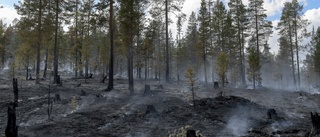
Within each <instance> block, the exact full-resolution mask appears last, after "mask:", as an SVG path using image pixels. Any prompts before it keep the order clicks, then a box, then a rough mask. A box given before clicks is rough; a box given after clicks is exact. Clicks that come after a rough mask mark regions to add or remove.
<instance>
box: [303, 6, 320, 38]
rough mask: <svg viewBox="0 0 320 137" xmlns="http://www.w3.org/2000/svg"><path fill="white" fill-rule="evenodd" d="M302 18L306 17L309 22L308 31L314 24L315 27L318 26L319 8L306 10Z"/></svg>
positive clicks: (319, 22)
mask: <svg viewBox="0 0 320 137" xmlns="http://www.w3.org/2000/svg"><path fill="white" fill-rule="evenodd" d="M303 18H304V19H308V20H309V22H310V25H309V26H308V27H307V30H308V31H309V32H310V31H311V30H312V27H313V26H314V28H315V29H317V28H318V27H319V26H320V20H319V18H320V8H318V9H310V10H307V11H306V12H305V13H304V16H303Z"/></svg>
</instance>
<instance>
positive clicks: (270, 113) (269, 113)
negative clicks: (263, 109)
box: [267, 108, 278, 120]
mask: <svg viewBox="0 0 320 137" xmlns="http://www.w3.org/2000/svg"><path fill="white" fill-rule="evenodd" d="M267 117H268V119H273V120H277V119H278V115H277V112H276V110H275V109H273V108H272V109H268V111H267Z"/></svg>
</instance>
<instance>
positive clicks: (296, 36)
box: [294, 16, 300, 90]
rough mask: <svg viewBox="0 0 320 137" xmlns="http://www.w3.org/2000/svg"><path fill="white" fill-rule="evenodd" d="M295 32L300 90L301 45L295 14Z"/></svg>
mask: <svg viewBox="0 0 320 137" xmlns="http://www.w3.org/2000/svg"><path fill="white" fill-rule="evenodd" d="M294 31H295V32H294V33H295V38H296V41H295V42H296V43H295V44H296V56H297V71H298V90H300V64H299V46H298V30H297V16H295V25H294Z"/></svg>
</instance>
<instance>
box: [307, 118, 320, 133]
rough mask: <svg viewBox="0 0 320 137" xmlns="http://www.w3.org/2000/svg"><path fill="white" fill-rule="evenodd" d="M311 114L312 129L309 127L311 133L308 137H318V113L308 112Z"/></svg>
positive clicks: (319, 122)
mask: <svg viewBox="0 0 320 137" xmlns="http://www.w3.org/2000/svg"><path fill="white" fill-rule="evenodd" d="M310 114H311V123H312V127H311V132H310V135H309V136H310V137H317V136H320V117H319V115H318V113H316V112H314V113H312V112H310Z"/></svg>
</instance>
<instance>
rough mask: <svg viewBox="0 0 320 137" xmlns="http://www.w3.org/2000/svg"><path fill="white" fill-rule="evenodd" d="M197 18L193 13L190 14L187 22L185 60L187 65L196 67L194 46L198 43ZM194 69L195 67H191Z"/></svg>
mask: <svg viewBox="0 0 320 137" xmlns="http://www.w3.org/2000/svg"><path fill="white" fill-rule="evenodd" d="M197 25H198V23H197V18H196V14H195V12H191V15H190V17H189V20H188V26H187V31H186V36H185V37H186V41H185V43H186V48H187V50H188V51H187V60H188V61H189V62H188V64H192V65H196V64H194V62H196V56H195V55H196V52H195V51H196V45H197V43H198V33H197ZM193 67H196V66H193Z"/></svg>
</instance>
